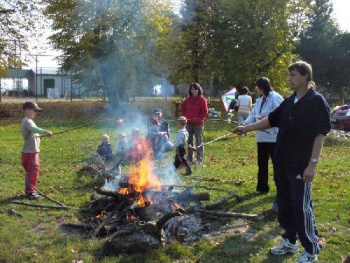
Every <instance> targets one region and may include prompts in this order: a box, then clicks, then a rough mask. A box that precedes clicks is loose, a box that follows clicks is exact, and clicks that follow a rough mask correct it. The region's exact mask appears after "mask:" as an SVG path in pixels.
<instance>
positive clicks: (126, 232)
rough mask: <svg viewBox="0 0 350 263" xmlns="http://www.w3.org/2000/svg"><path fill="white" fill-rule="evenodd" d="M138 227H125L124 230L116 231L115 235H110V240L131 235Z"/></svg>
mask: <svg viewBox="0 0 350 263" xmlns="http://www.w3.org/2000/svg"><path fill="white" fill-rule="evenodd" d="M136 229H137V227H136V226H132V227H131V228H129V229H124V230H120V231H118V232H115V233H114V234H113V235H111V236H109V238H108V242H112V240H113V239H114V238H116V237H121V236H127V235H131V234H132V233H133V232H134V231H135V230H136Z"/></svg>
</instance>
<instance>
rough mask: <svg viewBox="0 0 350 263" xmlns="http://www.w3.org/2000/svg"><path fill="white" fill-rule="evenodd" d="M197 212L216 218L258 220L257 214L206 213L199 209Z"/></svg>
mask: <svg viewBox="0 0 350 263" xmlns="http://www.w3.org/2000/svg"><path fill="white" fill-rule="evenodd" d="M199 212H200V213H201V214H204V215H211V216H217V217H234V218H245V219H253V220H257V219H259V216H258V215H257V214H243V213H235V212H224V211H207V210H203V209H200V210H199Z"/></svg>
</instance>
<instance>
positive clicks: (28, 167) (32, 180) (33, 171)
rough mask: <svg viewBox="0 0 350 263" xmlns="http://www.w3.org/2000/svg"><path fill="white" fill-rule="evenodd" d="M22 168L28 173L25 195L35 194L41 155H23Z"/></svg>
mask: <svg viewBox="0 0 350 263" xmlns="http://www.w3.org/2000/svg"><path fill="white" fill-rule="evenodd" d="M22 166H23V167H24V170H25V171H26V177H25V190H24V191H25V194H33V193H35V192H36V190H35V188H36V184H37V182H38V177H39V153H22Z"/></svg>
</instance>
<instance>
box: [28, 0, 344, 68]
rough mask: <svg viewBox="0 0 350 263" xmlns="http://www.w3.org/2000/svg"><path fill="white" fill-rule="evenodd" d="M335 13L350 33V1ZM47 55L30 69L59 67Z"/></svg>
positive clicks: (339, 3) (338, 4)
mask: <svg viewBox="0 0 350 263" xmlns="http://www.w3.org/2000/svg"><path fill="white" fill-rule="evenodd" d="M332 2H333V13H334V17H335V19H336V21H337V22H338V24H339V27H340V29H341V30H342V31H347V32H350V11H349V10H350V0H332ZM45 54H49V55H52V56H38V63H35V59H33V60H32V62H31V64H30V65H29V68H32V69H33V70H35V68H36V66H38V68H40V67H57V63H56V62H55V61H54V60H53V58H54V56H55V55H59V53H58V52H57V51H53V50H51V51H45Z"/></svg>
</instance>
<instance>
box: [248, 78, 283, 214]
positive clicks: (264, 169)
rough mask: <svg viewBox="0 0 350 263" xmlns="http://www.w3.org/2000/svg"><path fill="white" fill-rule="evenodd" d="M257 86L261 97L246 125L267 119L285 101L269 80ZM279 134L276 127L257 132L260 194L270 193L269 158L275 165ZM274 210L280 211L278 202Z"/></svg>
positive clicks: (262, 79)
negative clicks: (275, 150) (274, 158)
mask: <svg viewBox="0 0 350 263" xmlns="http://www.w3.org/2000/svg"><path fill="white" fill-rule="evenodd" d="M255 85H256V90H257V92H258V93H259V95H260V96H259V98H258V99H257V100H256V102H255V105H254V107H253V110H252V111H251V113H250V114H249V116H248V118H247V119H246V120H245V121H244V124H245V125H247V124H250V123H254V122H258V121H259V120H261V119H264V118H266V117H267V116H268V115H269V113H270V112H271V111H273V110H275V109H276V108H277V107H278V106H279V105H280V104H281V102H282V101H283V98H282V96H281V95H280V94H278V93H277V92H275V91H274V90H273V88H272V87H271V84H270V80H269V79H268V78H266V77H262V78H258V79H257V80H256V81H255ZM277 133H278V128H276V127H274V128H270V129H267V130H263V131H259V130H258V131H256V132H255V138H256V142H257V149H258V182H257V185H256V191H257V193H259V194H265V193H268V192H269V184H268V178H269V158H271V160H272V163H273V154H274V149H275V145H276V139H277ZM272 209H273V210H277V209H278V206H277V203H276V202H274V205H273V208H272Z"/></svg>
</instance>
